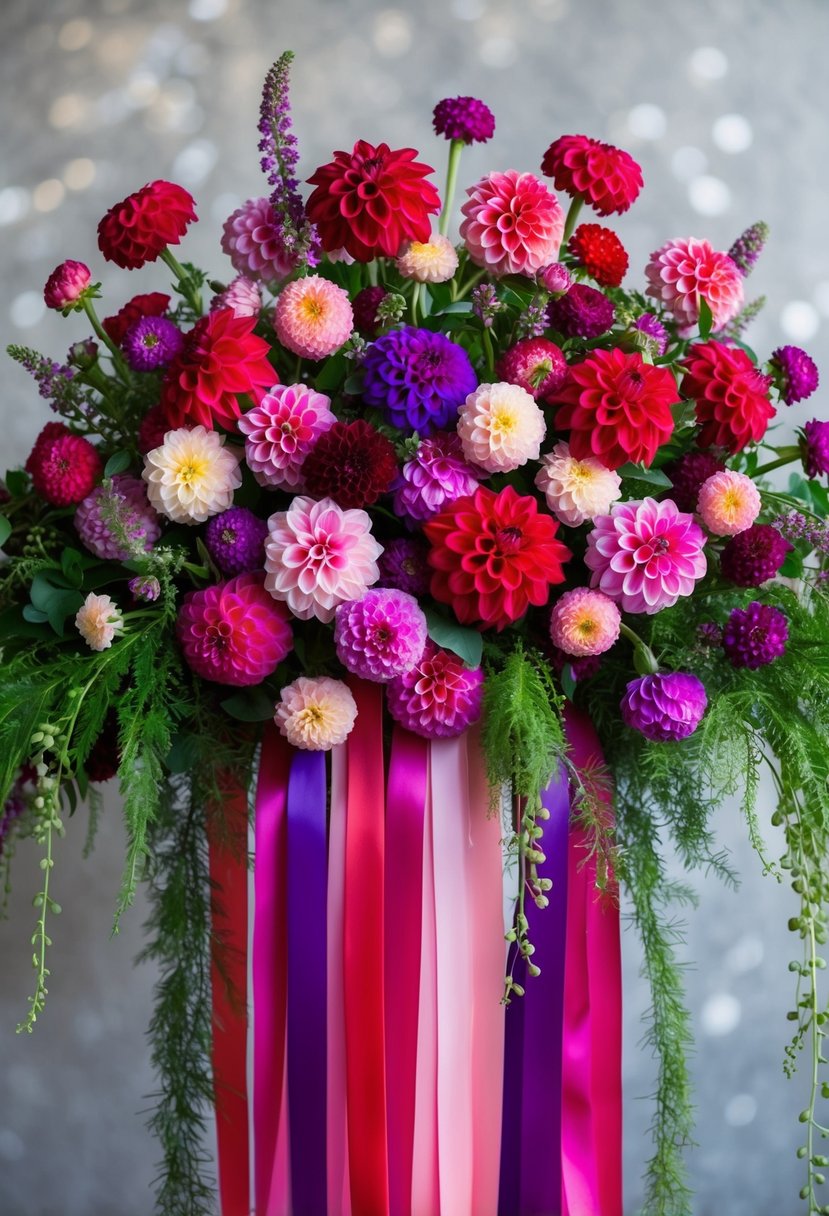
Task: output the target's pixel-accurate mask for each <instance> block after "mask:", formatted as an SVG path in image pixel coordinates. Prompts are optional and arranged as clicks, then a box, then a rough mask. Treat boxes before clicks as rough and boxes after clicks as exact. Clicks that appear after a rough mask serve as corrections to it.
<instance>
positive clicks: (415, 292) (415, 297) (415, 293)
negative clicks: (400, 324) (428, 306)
mask: <svg viewBox="0 0 829 1216" xmlns="http://www.w3.org/2000/svg"><path fill="white" fill-rule="evenodd" d="M422 289H423V284H422V283H415V285H414V287H413V288H412V325H417V314H418V305H419V304H420V293H421V291H422Z"/></svg>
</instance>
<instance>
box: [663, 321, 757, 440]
mask: <svg viewBox="0 0 829 1216" xmlns="http://www.w3.org/2000/svg"><path fill="white" fill-rule="evenodd" d="M682 367H683V368H684V369H685V375H684V377H683V379H682V395H683V396H684V397H687V398H688V400H689V401H693V402H694V403H695V406H696V415H697V422H698V423H699V424H700V428H701V429H700V433H699V443H700V447H706V448H709V447H710V448H715V447H721V448H727V449H728V451H729V452H740V451H742V449H743V448H744V447H745V446H746V444H747V443H752V442H753V443H759V442H760V440H761V439H762V438H763V436H764V435H765V433H766V430H767V429H768V425H769V422H770V421H771V419H772V418H773V417H774V414H775V409H774V406H773V405H772V403H771V401H770V400H769V385H770V384H771V377H770V376H764V375H763V374H762V372H760V371H758V369H757V367H755V365H754V363H752V361H751V359H750V358H749V357H748V355H747V354H746V353H745V351H743V350H740V349H739V347H736V346H724V345H723V343H722V342H714V341H711V342H704V343H698V344H697V345H696V346H692V347H691V349H690V351H689V352H688V355H687V357H686V358H685V359H683V361H682Z"/></svg>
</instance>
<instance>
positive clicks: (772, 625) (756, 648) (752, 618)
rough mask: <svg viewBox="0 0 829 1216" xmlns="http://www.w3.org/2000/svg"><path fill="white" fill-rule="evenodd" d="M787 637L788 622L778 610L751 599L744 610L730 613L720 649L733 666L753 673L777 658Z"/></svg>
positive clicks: (784, 648) (783, 647)
mask: <svg viewBox="0 0 829 1216" xmlns="http://www.w3.org/2000/svg"><path fill="white" fill-rule="evenodd" d="M788 637H789V626H788V622H787V620H786V617H785V615H784V614H783V613H782V612H781V611H780V609H779V608H774V607H773V606H772V605H771V604H760V603H758V601H757V600H753V601H752V603H750V604H749V605H748V607H747V608H735V609H734V611H733V612H732V613H731V615H730V617H729V618H728V620H727V621H726V623H725V627H724V629H723V634H722V648H723V650H724V651H725V654H726V658H727V659H728V660H729V662H730V663H731V664H732V666H734V667H748V668H750V669H752V670H753V669H755V668H757V667H765V666H766V664H767V663H773V662H774V660H775V659H779V658H780V656H781V654H784V653H785V651H786V642H787V641H788Z"/></svg>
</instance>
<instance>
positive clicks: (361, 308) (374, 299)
mask: <svg viewBox="0 0 829 1216" xmlns="http://www.w3.org/2000/svg"><path fill="white" fill-rule="evenodd" d="M387 295H388V292H387V291H386V289H385V287H364V288H363V289H362V291H358V292H357V294H356V296H355V297H354V299H353V300H352V301H351V309H352V312H353V313H354V328H355V329H356V330H357V331H358V333H361V334H362V335H363V337H364V338H376V337H377V331H378V329H379V328H380V325H379V320H378V317H377V309H378V307H379V305H380V304H381V303H382V302H383V300H384V299H385V297H386V296H387Z"/></svg>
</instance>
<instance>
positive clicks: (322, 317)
mask: <svg viewBox="0 0 829 1216" xmlns="http://www.w3.org/2000/svg"><path fill="white" fill-rule="evenodd" d="M273 327H274V329H275V330H276V336H277V338H278V339H279V341H280V342H281V343H282V345H283V346H284V347H285V348H286V349H287V350H290V351H293V353H294V354H295V355H299V356H300V357H301V358H303V359H314V360H318V359H325V358H327V357H328V355H333V353H334V351H335V350H338V349H339V348H340V347H341V346H342V344H343V342H347V341H348V339H349V338H350V337H351V331H352V329H353V328H354V313H353V312H352V310H351V303H350V301H349V299H348V292H346V291H343V289H342V287H338V286H337V284H336V283H331V282H330V281H329V280H328V279H321V278H320V277H319V276H318V275H309V276H308V277H307V278H305V279H295V280H294V282H293V283H289V284H288V285H287V287H285V288H283V289H282V291H281V292H280V293H279V299H278V300H277V302H276V311H275V312H274V317H273Z"/></svg>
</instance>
